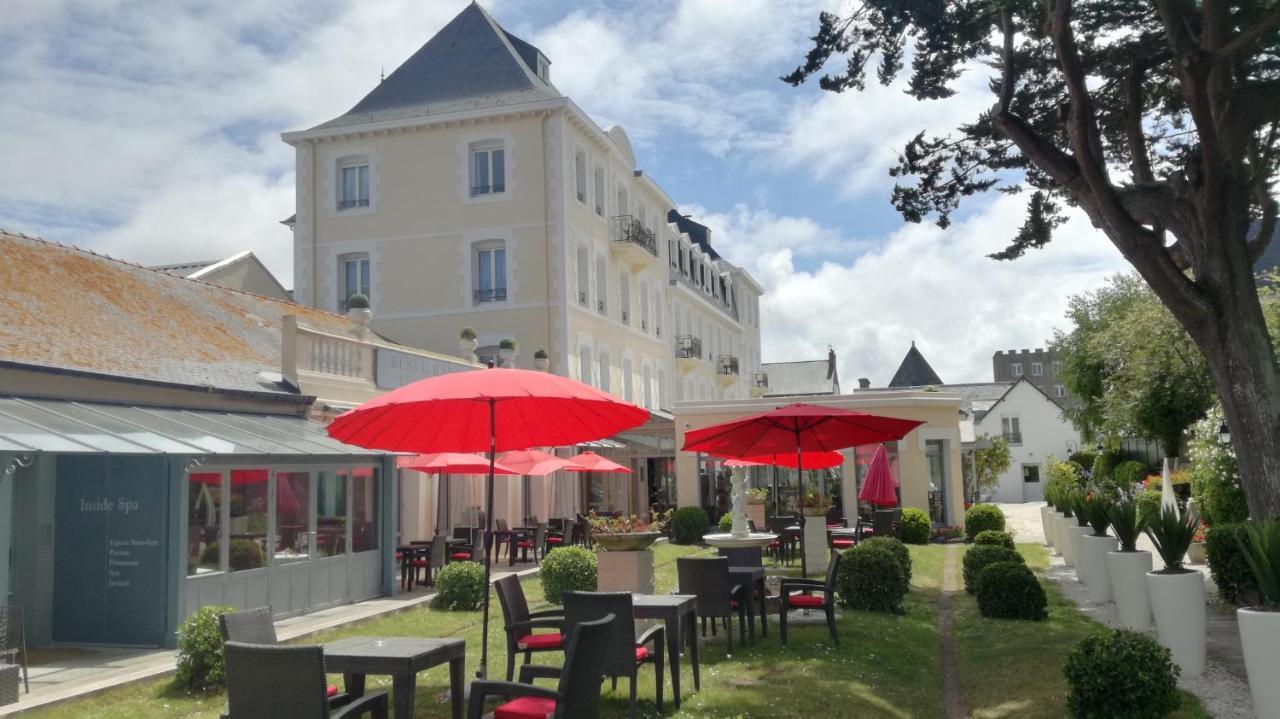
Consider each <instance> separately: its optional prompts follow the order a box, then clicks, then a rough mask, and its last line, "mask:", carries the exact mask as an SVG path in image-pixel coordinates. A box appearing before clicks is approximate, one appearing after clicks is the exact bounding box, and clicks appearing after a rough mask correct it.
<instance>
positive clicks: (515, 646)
mask: <svg viewBox="0 0 1280 719" xmlns="http://www.w3.org/2000/svg"><path fill="white" fill-rule="evenodd" d="M493 585H494V588H495V589H497V590H498V603H499V604H501V605H502V619H503V623H504V624H505V625H506V632H507V681H511V680H512V679H513V678H514V677H515V668H516V655H517V654H520V653H522V652H523V653H524V663H525V664H528V663H529V662H530V661H531V660H532V658H533V654H534V652H559V651H563V650H564V635H563V633H562V632H563V631H564V611H563V610H560V609H547V610H543V611H540V612H531V611H529V602H528V601H526V600H525V597H524V587H523V586H522V585H521V584H520V578H519V577H517V576H516V575H514V574H510V575H507V576H505V577H503V578H502V579H499V580H498V581H496V582H494V583H493ZM534 629H554V630H555V631H554V632H544V633H541V634H535V633H534V632H533V630H534Z"/></svg>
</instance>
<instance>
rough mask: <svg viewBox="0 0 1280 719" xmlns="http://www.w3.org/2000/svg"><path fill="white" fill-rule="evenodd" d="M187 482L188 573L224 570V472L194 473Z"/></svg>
mask: <svg viewBox="0 0 1280 719" xmlns="http://www.w3.org/2000/svg"><path fill="white" fill-rule="evenodd" d="M187 482H188V483H189V486H188V488H187V574H188V575H196V574H207V573H209V572H217V571H221V569H222V556H221V555H222V551H221V549H222V545H221V541H220V540H221V539H222V473H221V472H192V473H191V475H190V476H189V477H188V478H187Z"/></svg>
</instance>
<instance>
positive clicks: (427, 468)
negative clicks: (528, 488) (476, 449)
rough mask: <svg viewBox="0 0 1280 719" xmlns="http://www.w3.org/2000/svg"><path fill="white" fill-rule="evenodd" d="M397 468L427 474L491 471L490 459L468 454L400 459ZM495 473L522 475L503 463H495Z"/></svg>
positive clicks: (439, 453)
mask: <svg viewBox="0 0 1280 719" xmlns="http://www.w3.org/2000/svg"><path fill="white" fill-rule="evenodd" d="M396 466H397V467H399V468H400V469H416V470H418V471H419V472H426V473H427V474H486V473H488V471H489V459H488V458H487V457H481V456H480V455H478V454H468V453H466V452H435V453H432V454H416V455H414V456H412V457H399V458H397V459H396ZM493 473H494V474H520V473H519V472H517V471H515V470H514V469H512V468H510V467H508V466H507V464H506V462H502V461H498V462H494V463H493Z"/></svg>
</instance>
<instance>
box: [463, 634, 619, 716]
mask: <svg viewBox="0 0 1280 719" xmlns="http://www.w3.org/2000/svg"><path fill="white" fill-rule="evenodd" d="M615 623H616V622H615V621H614V617H613V615H608V616H605V617H602V618H600V619H599V620H597V621H594V622H583V623H582V624H579V625H577V626H576V627H574V628H573V630H572V631H570V632H569V643H568V645H567V646H566V649H565V653H564V666H563V667H545V666H539V665H536V664H526V665H525V666H523V667H520V683H519V684H517V683H515V682H499V681H491V680H480V681H475V682H472V683H471V696H470V699H469V700H468V702H467V717H468V719H481V717H483V716H484V705H485V700H486V699H488V698H489V697H519V698H518V699H515V700H513V701H509V702H507V703H505V704H502V705H500V706H499V707H498V708H496V709H494V710H493V717H494V719H527V718H528V717H547V716H549V717H554V719H597V717H599V716H600V680H601V679H602V678H603V676H604V661H605V659H604V658H605V652H606V649H607V644H606V643H607V641H608V639H607V636H608V632H609V629H610V627H612V625H613V624H615ZM535 679H559V680H560V683H559V685H558V686H557V687H556V688H555V689H546V688H544V687H539V686H534V684H533V680H535Z"/></svg>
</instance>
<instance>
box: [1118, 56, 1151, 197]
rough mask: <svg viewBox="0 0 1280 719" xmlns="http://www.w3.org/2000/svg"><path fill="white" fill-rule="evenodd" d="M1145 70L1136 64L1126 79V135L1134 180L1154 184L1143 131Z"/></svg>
mask: <svg viewBox="0 0 1280 719" xmlns="http://www.w3.org/2000/svg"><path fill="white" fill-rule="evenodd" d="M1144 71H1145V68H1144V67H1143V66H1142V64H1141V63H1134V65H1133V67H1131V68H1130V69H1129V74H1128V76H1127V77H1126V78H1125V117H1124V119H1125V135H1126V136H1127V137H1128V140H1129V167H1130V169H1131V170H1132V172H1133V179H1134V180H1136V181H1138V182H1152V181H1153V180H1154V179H1155V178H1154V177H1153V176H1152V174H1151V158H1149V157H1147V136H1146V133H1145V132H1143V129H1142V74H1143V72H1144Z"/></svg>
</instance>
